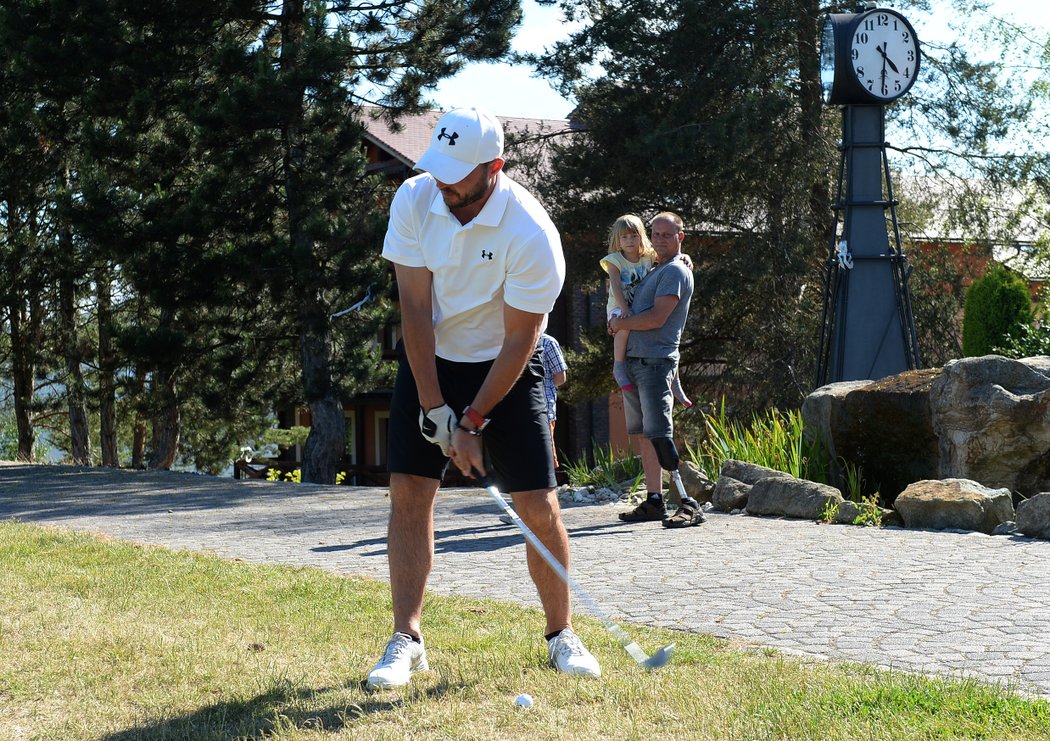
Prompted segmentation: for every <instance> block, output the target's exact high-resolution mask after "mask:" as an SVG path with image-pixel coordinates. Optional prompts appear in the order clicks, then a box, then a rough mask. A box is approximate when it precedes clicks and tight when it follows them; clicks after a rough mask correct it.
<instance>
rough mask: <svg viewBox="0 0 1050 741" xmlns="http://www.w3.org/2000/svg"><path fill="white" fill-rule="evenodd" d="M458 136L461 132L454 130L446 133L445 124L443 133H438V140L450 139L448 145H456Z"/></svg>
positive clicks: (442, 129)
mask: <svg viewBox="0 0 1050 741" xmlns="http://www.w3.org/2000/svg"><path fill="white" fill-rule="evenodd" d="M458 138H459V132H456V131H453V132H452V133H451V134H446V133H445V127H444V126H442V127H441V133H440V134H438V141H441V140H442V139H448V145H449V146H450V147H454V146H456V139H458Z"/></svg>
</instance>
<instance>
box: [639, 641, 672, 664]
mask: <svg viewBox="0 0 1050 741" xmlns="http://www.w3.org/2000/svg"><path fill="white" fill-rule="evenodd" d="M675 645H676V644H674V643H668V644H667V645H666V646H664V647H663V648H661V649H660V650H659V651H657V652H656V653H654V654H653V655H652V656H650V657H649V658H648V659H646V660H645V668H646V669H650V670H652V669H659V668H660V667H661V666H663V665H664V664H666V663H667V662H668V661H670V660H671V654H672V653H674V647H675Z"/></svg>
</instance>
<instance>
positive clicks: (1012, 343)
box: [993, 324, 1050, 358]
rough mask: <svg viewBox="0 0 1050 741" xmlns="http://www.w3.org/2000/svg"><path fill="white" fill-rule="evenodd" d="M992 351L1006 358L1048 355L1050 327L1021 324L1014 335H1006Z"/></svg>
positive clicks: (1049, 350) (1049, 349)
mask: <svg viewBox="0 0 1050 741" xmlns="http://www.w3.org/2000/svg"><path fill="white" fill-rule="evenodd" d="M993 352H994V353H995V354H996V355H1002V356H1003V357H1006V358H1031V357H1033V356H1035V355H1050V327H1048V326H1046V325H1043V326H1041V327H1036V326H1033V325H1030V324H1023V325H1021V327H1020V328H1019V330H1018V332H1017V334H1016V335H1011V336H1010V337H1007V338H1006V339H1005V340H1004V341H1003V344H1001V345H997V346H996V347H995V349H994V350H993Z"/></svg>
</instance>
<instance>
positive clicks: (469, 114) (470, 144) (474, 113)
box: [416, 108, 503, 184]
mask: <svg viewBox="0 0 1050 741" xmlns="http://www.w3.org/2000/svg"><path fill="white" fill-rule="evenodd" d="M502 156H503V125H502V124H500V122H499V119H498V118H496V117H495V116H493V115H492V114H491V113H488V112H487V111H480V110H478V109H477V108H457V109H455V110H454V111H449V112H448V113H446V114H445V115H443V116H442V117H441V119H440V120H439V121H438V122H437V126H435V127H434V134H433V135H432V136H431V137H430V146H429V147H427V151H426V152H424V153H423V156H422V157H420V158H419V162H417V163H416V169H417V170H425V171H426V172H429V173H430V174H431V175H433V176H434V177H435V178H436V179H438V180H440V181H441V182H442V183H446V184H451V183H458V182H459V181H460V180H462V179H463V178H465V177H466V176H467V175H469V174H470V172H471V170H473V169H474V168H475V167H477V166H478V165H480V164H481V163H482V162H491V161H492V160H494V159H497V158H499V157H502Z"/></svg>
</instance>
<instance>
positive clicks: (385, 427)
mask: <svg viewBox="0 0 1050 741" xmlns="http://www.w3.org/2000/svg"><path fill="white" fill-rule="evenodd" d="M375 419H376V424H375V434H376V437H375V440H376V461H375V464H376V465H377V466H385V465H386V441H387V432H388V431H389V430H390V412H389V411H385V412H376V417H375Z"/></svg>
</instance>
